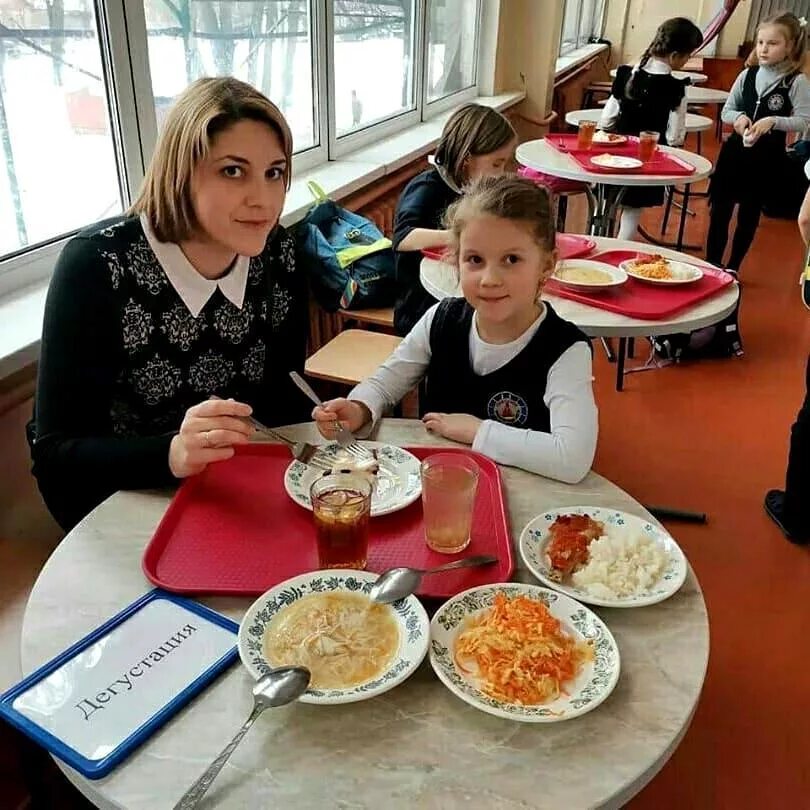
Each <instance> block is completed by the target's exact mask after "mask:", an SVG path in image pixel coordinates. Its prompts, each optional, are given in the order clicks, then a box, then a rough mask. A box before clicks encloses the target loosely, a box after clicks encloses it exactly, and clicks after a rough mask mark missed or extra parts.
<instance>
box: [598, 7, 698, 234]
mask: <svg viewBox="0 0 810 810" xmlns="http://www.w3.org/2000/svg"><path fill="white" fill-rule="evenodd" d="M701 42H703V34H702V33H701V31H700V29H699V28H698V27H697V26H696V25H695V24H694V23H693V22H692V21H691V20H687V19H686V18H685V17H673V18H672V19H671V20H666V21H665V22H663V23H661V25H659V26H658V30H657V31H656V32H655V36H654V37H653V40H652V42H651V43H650V44H649V46H648V47H647V49H646V50H645V51H644V53H643V54H642V56H641V59H640V60H639V63H638V64H637V65H635V66H634V67H631V66H630V65H621V66H620V67H619V68H618V69H617V70H616V78H615V80H614V81H613V88H612V89H611V94H610V98H608V100H607V102H606V103H605V108H604V110H602V116H601V118H600V119H599V128H600V129H603V130H605V131H606V132H617V133H619V134H621V135H638V134H639V133H640V132H644V131H647V132H657V133H658V140H659V143H665V144H667V145H669V146H681V145H682V144H683V142H684V138H685V137H686V104H687V102H686V86H687V84H689V82H688V81H686V80H682V79H676V78H675V77H674V76H673V75H672V71H673V70H680V68H682V67H683V66H684V65H685V64H686V62H687V61H688V60H689V58H690V56H691V54H692V51H694V50H695V49H696V48H697V47H698V46H699V45H700V43H701ZM663 202H664V189H663V187H662V186H657V187H654V186H646V187H645V186H633V187H632V188H626V189H625V192H624V196H623V197H622V218H621V222H620V224H619V239H630V240H634V239H637V238H638V223H639V220H640V219H641V212H642V209H644V208H649V207H655V206H658V205H661V204H662V203H663Z"/></svg>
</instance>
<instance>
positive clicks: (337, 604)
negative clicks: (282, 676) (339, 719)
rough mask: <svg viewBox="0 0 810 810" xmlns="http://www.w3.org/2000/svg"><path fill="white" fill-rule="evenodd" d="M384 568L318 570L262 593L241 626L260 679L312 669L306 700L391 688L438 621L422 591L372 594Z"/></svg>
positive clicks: (409, 669) (244, 653)
mask: <svg viewBox="0 0 810 810" xmlns="http://www.w3.org/2000/svg"><path fill="white" fill-rule="evenodd" d="M376 579H377V574H373V573H370V572H367V571H357V570H353V569H329V570H328V571H313V572H311V573H308V574H301V575H300V576H297V577H293V578H292V579H288V580H286V581H284V582H282V583H280V584H279V585H276V586H275V587H274V588H271V589H270V590H269V591H267V593H264V594H262V596H260V597H259V598H258V599H257V600H256V601H255V602H254V603H253V604H252V605H251V606H250V607H249V608H248V611H247V613H245V616H244V618H243V619H242V623H241V625H240V626H239V639H238V646H239V657H240V658H241V659H242V663H243V664H244V665H245V667H246V668H247V670H248V671H249V672H250V674H251V675H252V676H253V677H254V678H260V677H261V676H262V675H264V674H266V673H267V672H268V671H269V670H270V669H272V668H274V667H280V666H291V665H297V666H304V667H307V668H308V669H309V671H310V672H311V673H312V679H311V681H310V685H309V689H307V691H306V692H305V693H304V695H303V696H302V697H301V698H300V700H301V702H302V703H320V704H334V703H352V702H354V701H358V700H366V699H367V698H370V697H374V696H375V695H379V694H382V693H383V692H387V691H388V690H389V689H393V688H394V687H395V686H397V685H398V684H400V683H402V682H403V681H404V680H405V679H406V678H408V677H409V676H410V675H411V674H412V673H413V672H414V671H415V670H416V669H417V667H418V666H419V664H421V663H422V660H423V659H424V657H425V655H426V654H427V649H428V641H429V635H430V622H429V621H428V617H427V613H425V609H424V608H423V607H422V605H421V603H420V602H419V600H418V599H417V598H416V597H415V596H409V597H408V598H407V599H401V600H400V601H399V602H395V603H394V604H393V605H380V604H377V603H376V602H372V601H371V599H369V597H368V592H369V590H370V589H371V585H372V583H373V582H374V581H375V580H376Z"/></svg>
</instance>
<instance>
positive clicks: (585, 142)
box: [577, 121, 596, 152]
mask: <svg viewBox="0 0 810 810" xmlns="http://www.w3.org/2000/svg"><path fill="white" fill-rule="evenodd" d="M594 132H596V121H580V122H579V126H578V127H577V149H582V150H584V151H586V152H587V151H588V150H589V149H590V148H591V145H592V144H593V134H594Z"/></svg>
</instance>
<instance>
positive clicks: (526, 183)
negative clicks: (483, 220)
mask: <svg viewBox="0 0 810 810" xmlns="http://www.w3.org/2000/svg"><path fill="white" fill-rule="evenodd" d="M481 216H490V217H498V218H500V219H509V220H512V221H514V222H523V223H525V224H526V225H527V226H528V229H529V230H530V232H531V234H532V236H533V237H534V240H535V242H537V244H538V246H539V247H540V248H541V249H542V250H544V251H546V252H548V253H551V252H552V251H553V250H554V249H555V238H556V228H555V222H554V206H553V205H552V204H551V196H550V195H549V192H548V191H547V190H546V188H545V187H544V186H540V185H538V184H537V183H534V182H532V181H531V180H527V179H525V178H523V177H518V176H517V175H514V174H504V175H501V176H499V177H481V178H479V179H478V180H476V181H475V182H473V183H472V184H471V185H470V187H469V188H468V189H466V190H465V193H464V196H463V197H461V198H460V199H458V200H456V202H454V203H453V204H452V205H451V206H450V207H449V208H448V209H447V211H446V212H445V215H444V227H445V228H447V229H448V230H449V231H450V232H451V233H452V234H453V242H454V243H455V248H456V250H458V243H459V238H460V237H461V232H462V231H463V230H464V228H465V227H466V226H467V223H469V222H470V220H472V219H475V218H476V217H481Z"/></svg>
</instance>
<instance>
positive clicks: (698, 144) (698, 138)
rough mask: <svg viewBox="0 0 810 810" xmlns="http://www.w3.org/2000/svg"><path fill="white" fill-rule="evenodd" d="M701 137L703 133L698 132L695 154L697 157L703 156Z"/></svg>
mask: <svg viewBox="0 0 810 810" xmlns="http://www.w3.org/2000/svg"><path fill="white" fill-rule="evenodd" d="M702 136H703V133H702V132H700V131H698V133H697V153H698V154H699V155H702V154H703V139H702Z"/></svg>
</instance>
